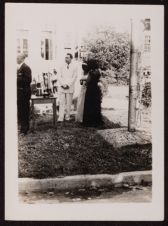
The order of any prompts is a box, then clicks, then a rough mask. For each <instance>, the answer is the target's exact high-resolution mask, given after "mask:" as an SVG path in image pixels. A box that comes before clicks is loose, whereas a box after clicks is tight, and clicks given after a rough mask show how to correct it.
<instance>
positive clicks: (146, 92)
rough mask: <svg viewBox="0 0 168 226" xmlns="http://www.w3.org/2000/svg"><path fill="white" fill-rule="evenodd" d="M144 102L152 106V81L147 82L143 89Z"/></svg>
mask: <svg viewBox="0 0 168 226" xmlns="http://www.w3.org/2000/svg"><path fill="white" fill-rule="evenodd" d="M142 103H143V105H144V106H146V107H149V106H151V82H147V83H145V86H144V89H143V91H142Z"/></svg>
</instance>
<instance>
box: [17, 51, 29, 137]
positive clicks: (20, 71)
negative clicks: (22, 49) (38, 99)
mask: <svg viewBox="0 0 168 226" xmlns="http://www.w3.org/2000/svg"><path fill="white" fill-rule="evenodd" d="M25 58H26V56H25V55H24V54H19V55H18V56H17V64H18V68H17V110H18V123H19V124H20V126H21V129H20V132H21V133H23V134H27V132H28V130H29V117H30V98H31V87H30V83H31V81H32V73H31V69H30V67H29V66H28V65H26V64H25V63H24V60H25Z"/></svg>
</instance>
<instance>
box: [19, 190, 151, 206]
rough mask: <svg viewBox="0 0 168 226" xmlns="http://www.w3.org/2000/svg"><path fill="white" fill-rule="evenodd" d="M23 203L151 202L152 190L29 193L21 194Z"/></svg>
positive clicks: (20, 197)
mask: <svg viewBox="0 0 168 226" xmlns="http://www.w3.org/2000/svg"><path fill="white" fill-rule="evenodd" d="M19 199H20V201H21V202H24V203H29V204H38V203H39V204H56V203H63V202H74V203H95V202H96V203H98V202H99V203H130V202H134V203H135V202H138V203H139V202H145V203H146V202H151V200H152V189H151V187H150V186H148V187H139V186H138V187H133V188H127V187H126V188H115V189H113V190H111V189H106V188H103V189H102V188H101V189H95V190H86V189H79V190H76V191H71V192H70V191H65V192H60V193H59V192H57V193H56V192H53V191H50V192H46V193H27V194H20V196H19Z"/></svg>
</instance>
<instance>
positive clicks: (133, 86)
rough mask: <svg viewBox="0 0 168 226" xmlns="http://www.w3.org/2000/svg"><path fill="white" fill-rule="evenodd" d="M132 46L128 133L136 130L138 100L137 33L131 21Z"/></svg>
mask: <svg viewBox="0 0 168 226" xmlns="http://www.w3.org/2000/svg"><path fill="white" fill-rule="evenodd" d="M130 41H131V44H130V47H131V48H130V79H129V109H128V131H129V132H134V131H135V130H136V99H137V64H138V50H137V43H136V41H137V32H136V31H135V23H134V21H133V20H132V19H131V40H130Z"/></svg>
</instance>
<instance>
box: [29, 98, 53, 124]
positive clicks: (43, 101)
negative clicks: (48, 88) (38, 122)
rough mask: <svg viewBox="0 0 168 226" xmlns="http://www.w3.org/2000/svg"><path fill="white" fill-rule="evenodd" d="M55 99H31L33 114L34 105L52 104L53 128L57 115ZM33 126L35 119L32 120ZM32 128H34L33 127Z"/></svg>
mask: <svg viewBox="0 0 168 226" xmlns="http://www.w3.org/2000/svg"><path fill="white" fill-rule="evenodd" d="M56 99H57V97H36V96H35V97H34V96H32V97H31V101H32V112H34V105H35V104H52V106H53V126H54V127H55V126H56V121H57V114H56ZM33 125H35V118H33ZM33 127H34V126H33Z"/></svg>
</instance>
